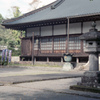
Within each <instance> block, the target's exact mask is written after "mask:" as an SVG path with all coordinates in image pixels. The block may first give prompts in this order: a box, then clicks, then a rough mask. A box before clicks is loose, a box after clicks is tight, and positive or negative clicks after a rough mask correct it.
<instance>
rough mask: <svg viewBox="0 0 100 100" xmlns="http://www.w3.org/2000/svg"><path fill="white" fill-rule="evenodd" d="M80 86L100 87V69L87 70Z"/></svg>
mask: <svg viewBox="0 0 100 100" xmlns="http://www.w3.org/2000/svg"><path fill="white" fill-rule="evenodd" d="M77 85H78V86H84V87H90V88H98V89H100V71H87V72H85V73H84V75H83V77H82V79H81V83H77Z"/></svg>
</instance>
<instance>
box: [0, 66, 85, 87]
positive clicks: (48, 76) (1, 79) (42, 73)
mask: <svg viewBox="0 0 100 100" xmlns="http://www.w3.org/2000/svg"><path fill="white" fill-rule="evenodd" d="M82 75H83V72H79V73H77V72H76V71H68V72H66V71H63V70H62V69H61V68H50V67H17V68H16V67H15V68H1V69H0V85H7V84H17V83H25V82H34V81H44V80H54V79H65V78H75V77H81V76H82Z"/></svg>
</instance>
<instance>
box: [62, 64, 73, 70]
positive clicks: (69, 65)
mask: <svg viewBox="0 0 100 100" xmlns="http://www.w3.org/2000/svg"><path fill="white" fill-rule="evenodd" d="M72 69H73V65H72V64H71V63H70V62H66V63H65V64H64V65H63V70H64V71H70V70H72Z"/></svg>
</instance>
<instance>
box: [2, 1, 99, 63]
mask: <svg viewBox="0 0 100 100" xmlns="http://www.w3.org/2000/svg"><path fill="white" fill-rule="evenodd" d="M93 21H96V23H97V29H98V30H99V31H100V0H93V1H90V0H57V1H55V2H53V3H51V4H49V5H47V6H44V7H42V8H39V9H36V10H33V11H31V12H29V13H26V14H24V15H22V16H20V17H18V18H13V19H10V20H5V21H4V22H3V23H2V25H3V26H5V27H6V28H10V29H15V30H23V31H25V32H26V35H25V37H24V38H22V39H21V56H20V58H21V59H22V58H24V60H25V61H31V60H32V57H34V60H35V61H48V62H63V54H64V53H71V54H74V55H73V61H74V62H75V61H77V62H78V61H79V62H86V61H88V54H86V53H85V52H84V46H85V42H84V41H80V39H79V36H80V35H82V34H84V33H85V32H88V31H89V29H90V28H91V23H92V22H93ZM32 41H34V42H32Z"/></svg>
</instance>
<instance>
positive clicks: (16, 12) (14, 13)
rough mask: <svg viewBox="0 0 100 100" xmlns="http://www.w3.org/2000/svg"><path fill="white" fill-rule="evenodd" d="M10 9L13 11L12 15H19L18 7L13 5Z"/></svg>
mask: <svg viewBox="0 0 100 100" xmlns="http://www.w3.org/2000/svg"><path fill="white" fill-rule="evenodd" d="M12 11H13V17H14V18H16V17H19V16H21V12H20V10H19V7H17V6H13V7H12Z"/></svg>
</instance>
